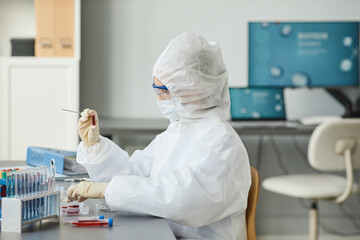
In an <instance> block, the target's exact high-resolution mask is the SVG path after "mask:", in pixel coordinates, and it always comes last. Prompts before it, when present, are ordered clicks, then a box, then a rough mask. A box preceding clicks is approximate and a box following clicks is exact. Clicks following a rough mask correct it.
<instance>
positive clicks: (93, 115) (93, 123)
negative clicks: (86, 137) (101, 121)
mask: <svg viewBox="0 0 360 240" xmlns="http://www.w3.org/2000/svg"><path fill="white" fill-rule="evenodd" d="M91 123H92V125H93V126H96V120H95V114H94V113H92V114H91Z"/></svg>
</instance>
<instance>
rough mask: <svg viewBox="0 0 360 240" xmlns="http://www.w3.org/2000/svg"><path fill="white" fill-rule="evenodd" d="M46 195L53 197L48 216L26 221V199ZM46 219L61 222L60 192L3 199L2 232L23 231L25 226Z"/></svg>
mask: <svg viewBox="0 0 360 240" xmlns="http://www.w3.org/2000/svg"><path fill="white" fill-rule="evenodd" d="M44 197H52V198H53V201H51V213H50V215H48V216H42V217H38V218H35V219H31V220H27V221H24V220H23V219H24V218H23V212H24V211H23V206H24V203H25V202H26V201H30V200H34V199H40V198H44ZM46 219H53V220H54V221H55V222H60V192H59V191H51V192H46V193H43V194H38V195H35V196H28V197H23V198H8V197H7V198H3V199H2V223H1V231H2V232H15V233H21V232H22V230H23V226H25V225H28V224H31V223H35V222H39V221H42V220H46Z"/></svg>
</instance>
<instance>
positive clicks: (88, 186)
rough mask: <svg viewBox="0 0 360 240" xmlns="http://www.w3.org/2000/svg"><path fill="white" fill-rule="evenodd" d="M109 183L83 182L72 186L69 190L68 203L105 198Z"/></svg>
mask: <svg viewBox="0 0 360 240" xmlns="http://www.w3.org/2000/svg"><path fill="white" fill-rule="evenodd" d="M107 186H108V183H102V182H81V183H79V184H76V185H72V186H70V187H69V188H68V190H67V202H72V201H75V200H77V201H78V202H83V201H85V200H86V199H88V198H104V194H105V191H106V188H107Z"/></svg>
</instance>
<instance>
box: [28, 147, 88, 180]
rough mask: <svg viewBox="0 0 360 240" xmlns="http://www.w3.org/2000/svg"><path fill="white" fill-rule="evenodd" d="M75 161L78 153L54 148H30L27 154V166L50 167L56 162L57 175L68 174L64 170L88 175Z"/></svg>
mask: <svg viewBox="0 0 360 240" xmlns="http://www.w3.org/2000/svg"><path fill="white" fill-rule="evenodd" d="M75 159H76V152H73V151H65V150H60V149H53V148H43V147H31V146H30V147H28V149H27V154H26V164H28V165H31V166H35V167H37V166H50V165H51V163H52V162H54V165H55V167H56V172H57V173H61V174H66V173H65V172H64V170H70V171H73V172H77V173H86V169H85V168H84V167H82V166H81V165H79V164H78V163H76V161H75Z"/></svg>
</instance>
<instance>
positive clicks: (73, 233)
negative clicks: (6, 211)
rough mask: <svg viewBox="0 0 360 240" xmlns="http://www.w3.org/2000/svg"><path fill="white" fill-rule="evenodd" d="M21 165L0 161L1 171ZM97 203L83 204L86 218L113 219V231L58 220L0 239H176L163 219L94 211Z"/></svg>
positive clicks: (59, 182)
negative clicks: (85, 205) (4, 168)
mask: <svg viewBox="0 0 360 240" xmlns="http://www.w3.org/2000/svg"><path fill="white" fill-rule="evenodd" d="M24 164H25V163H24V162H20V161H5V162H2V161H0V167H8V166H9V167H10V166H21V165H24ZM56 185H57V186H64V185H65V183H64V182H63V181H56ZM97 201H99V200H95V199H88V200H86V201H85V204H87V205H88V206H89V207H90V213H89V215H81V216H98V215H104V217H105V218H113V221H114V224H113V226H112V227H105V226H89V227H76V226H72V225H71V224H69V223H63V222H62V218H63V216H61V217H60V223H56V222H52V221H50V220H45V221H42V222H41V223H40V222H37V223H34V224H31V225H28V226H25V227H24V228H23V232H22V233H21V234H20V233H9V232H2V231H0V239H4V240H5V239H6V240H20V239H21V240H40V239H76V240H82V239H84V240H85V239H86V240H92V239H94V240H99V239H117V240H129V239H132V240H143V239H147V240H152V239H154V240H162V239H163V240H171V239H176V238H175V236H174V234H173V233H172V231H171V228H170V226H169V225H168V223H167V222H166V220H165V219H162V218H157V217H152V216H144V215H133V214H129V213H125V212H111V211H101V210H96V207H95V204H96V202H97Z"/></svg>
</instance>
